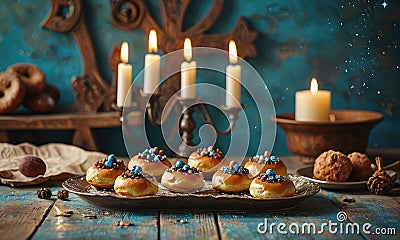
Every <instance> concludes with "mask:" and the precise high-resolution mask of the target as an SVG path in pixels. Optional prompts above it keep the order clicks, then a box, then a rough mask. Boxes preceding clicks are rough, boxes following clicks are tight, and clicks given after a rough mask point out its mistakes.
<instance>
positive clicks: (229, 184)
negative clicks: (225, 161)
mask: <svg viewBox="0 0 400 240" xmlns="http://www.w3.org/2000/svg"><path fill="white" fill-rule="evenodd" d="M251 181H252V178H250V177H249V170H248V169H247V168H244V167H242V166H240V165H239V164H238V163H235V162H234V161H231V162H230V163H229V166H224V167H222V168H221V169H220V170H218V171H217V172H216V173H214V175H213V177H212V181H211V182H212V186H213V188H214V189H215V190H217V191H219V192H225V193H240V192H246V191H249V187H250V184H251Z"/></svg>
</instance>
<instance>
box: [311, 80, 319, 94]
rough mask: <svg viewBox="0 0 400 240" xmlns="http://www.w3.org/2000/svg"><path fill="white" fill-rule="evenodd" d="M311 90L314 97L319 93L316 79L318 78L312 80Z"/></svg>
mask: <svg viewBox="0 0 400 240" xmlns="http://www.w3.org/2000/svg"><path fill="white" fill-rule="evenodd" d="M310 90H311V94H312V95H315V94H317V92H318V82H317V79H316V78H312V79H311V87H310Z"/></svg>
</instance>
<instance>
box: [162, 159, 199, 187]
mask: <svg viewBox="0 0 400 240" xmlns="http://www.w3.org/2000/svg"><path fill="white" fill-rule="evenodd" d="M161 184H162V185H163V186H164V187H165V188H167V189H168V190H170V191H172V192H181V193H191V192H196V191H199V190H201V189H202V188H203V187H204V177H203V174H202V173H201V172H199V171H198V170H197V169H196V168H195V167H190V166H189V165H185V163H184V162H183V161H182V160H178V161H177V162H176V165H175V167H171V168H168V169H167V170H166V171H165V172H164V174H163V175H162V178H161Z"/></svg>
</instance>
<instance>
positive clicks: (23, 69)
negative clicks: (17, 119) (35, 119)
mask: <svg viewBox="0 0 400 240" xmlns="http://www.w3.org/2000/svg"><path fill="white" fill-rule="evenodd" d="M59 99H60V93H59V91H58V90H57V89H56V88H55V87H53V86H51V85H47V83H46V76H45V75H44V74H43V72H42V71H41V70H40V68H38V67H37V66H35V65H32V64H25V63H17V64H14V65H11V66H10V67H8V69H7V71H6V72H2V73H0V114H7V113H10V112H12V111H14V110H15V109H16V108H18V106H19V105H20V104H21V103H22V104H23V105H24V106H25V107H27V108H28V109H29V110H31V111H33V112H36V113H48V112H51V111H53V110H54V109H55V108H56V105H57V102H58V100H59Z"/></svg>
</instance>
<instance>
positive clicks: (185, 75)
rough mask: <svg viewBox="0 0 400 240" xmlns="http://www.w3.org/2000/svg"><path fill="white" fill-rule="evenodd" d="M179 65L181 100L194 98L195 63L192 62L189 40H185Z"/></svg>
mask: <svg viewBox="0 0 400 240" xmlns="http://www.w3.org/2000/svg"><path fill="white" fill-rule="evenodd" d="M183 49H184V50H183V56H184V58H185V61H184V62H183V63H182V64H181V98H189V99H193V98H196V61H192V44H191V42H190V38H186V39H185V43H184V48H183Z"/></svg>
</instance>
